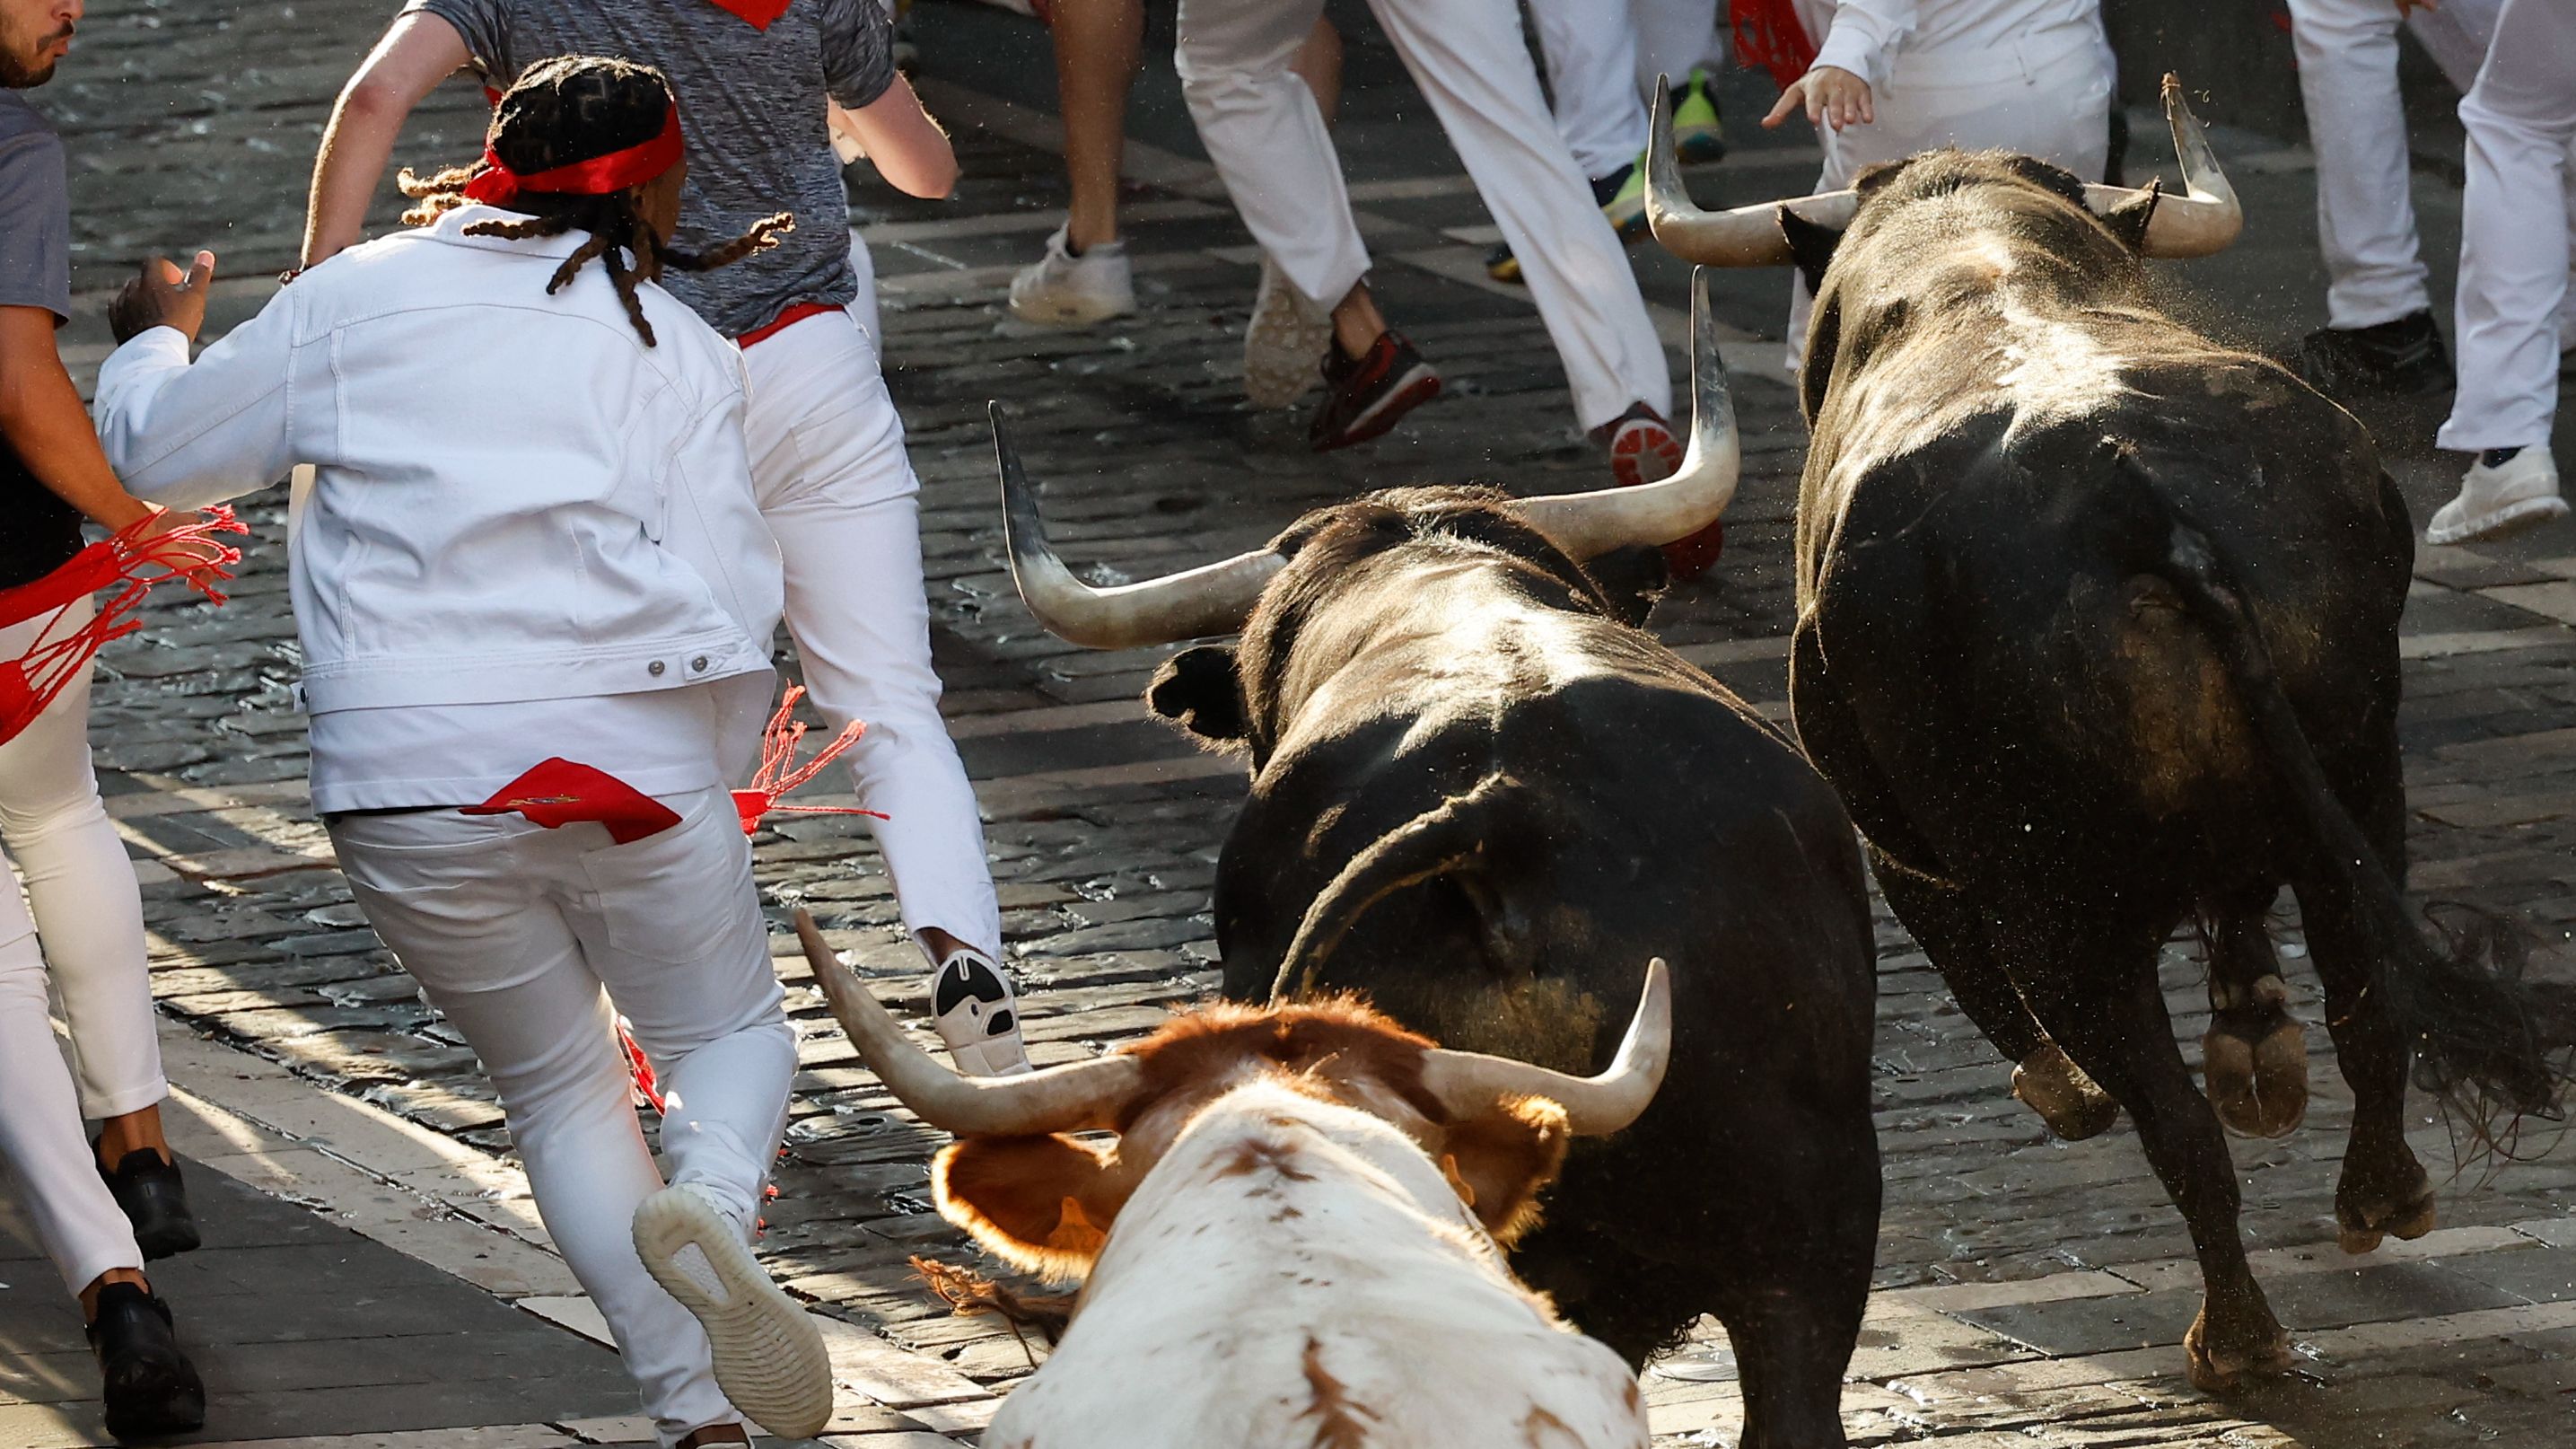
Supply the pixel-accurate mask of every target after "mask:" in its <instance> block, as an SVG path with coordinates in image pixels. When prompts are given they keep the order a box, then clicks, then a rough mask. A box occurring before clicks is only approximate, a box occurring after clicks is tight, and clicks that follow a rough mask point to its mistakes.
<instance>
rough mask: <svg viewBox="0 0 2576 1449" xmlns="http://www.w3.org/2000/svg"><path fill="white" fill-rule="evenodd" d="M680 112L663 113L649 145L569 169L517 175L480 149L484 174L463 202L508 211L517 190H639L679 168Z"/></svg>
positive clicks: (595, 192)
mask: <svg viewBox="0 0 2576 1449" xmlns="http://www.w3.org/2000/svg"><path fill="white" fill-rule="evenodd" d="M680 151H681V143H680V108H679V107H677V106H673V107H671V108H670V109H668V110H666V111H664V112H663V114H662V130H661V132H660V134H658V135H656V136H655V137H654V138H653V139H652V140H650V141H645V142H642V143H640V144H638V145H633V146H629V147H627V148H626V149H624V150H622V151H611V152H609V153H608V154H607V155H605V156H593V157H592V158H590V159H589V160H587V161H576V162H574V163H572V164H571V165H569V166H556V167H553V168H551V169H549V170H545V171H533V172H530V173H529V174H527V175H525V176H521V175H519V174H517V173H516V172H514V171H512V170H511V169H510V168H509V167H507V166H505V165H503V164H502V163H501V158H500V157H499V156H497V155H495V154H493V151H492V147H491V146H490V144H489V143H486V144H485V145H484V147H483V169H482V170H480V171H477V172H475V173H474V179H473V180H471V181H468V182H466V183H465V199H466V200H468V201H479V202H482V203H483V204H484V205H486V206H508V205H509V204H510V203H511V202H513V201H516V200H518V199H519V193H520V192H522V191H543V192H555V193H560V194H564V195H569V196H608V195H611V194H613V193H615V192H620V191H624V190H625V189H626V188H628V187H630V186H641V185H643V184H644V183H645V182H647V181H650V180H652V179H653V178H654V177H656V176H659V175H661V174H662V173H663V172H665V171H668V170H670V169H671V168H672V167H673V166H675V165H678V164H679V160H680Z"/></svg>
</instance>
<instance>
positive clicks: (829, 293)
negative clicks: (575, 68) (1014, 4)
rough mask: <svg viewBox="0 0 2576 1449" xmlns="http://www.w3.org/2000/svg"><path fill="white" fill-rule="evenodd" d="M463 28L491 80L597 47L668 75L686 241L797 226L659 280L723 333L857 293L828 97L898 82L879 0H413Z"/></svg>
mask: <svg viewBox="0 0 2576 1449" xmlns="http://www.w3.org/2000/svg"><path fill="white" fill-rule="evenodd" d="M403 9H404V10H405V11H406V12H408V11H414V10H422V11H427V12H428V13H430V14H432V15H435V16H437V17H438V18H439V19H441V20H444V21H446V22H447V23H448V24H450V25H452V26H454V27H456V33H457V34H458V35H460V36H462V37H463V38H464V40H465V48H466V49H467V50H468V51H469V52H471V53H472V54H473V56H474V63H475V66H476V68H477V69H479V70H481V71H482V73H483V78H484V81H485V83H486V84H488V85H490V86H492V87H494V88H495V89H499V90H507V89H509V86H510V82H511V80H512V79H513V78H515V77H516V76H517V75H518V74H519V73H520V72H521V71H523V70H525V69H527V68H528V67H529V66H532V65H534V64H536V63H537V62H538V61H541V60H545V59H547V58H549V57H552V56H558V55H606V56H614V57H616V58H618V59H621V60H631V61H637V62H640V63H642V64H645V65H649V66H652V67H654V68H655V69H657V70H659V71H661V72H662V74H663V75H665V76H667V77H669V78H670V81H671V90H672V93H673V94H674V95H675V96H677V97H678V98H679V102H680V127H681V130H682V131H683V133H684V134H685V135H686V136H687V139H688V148H689V184H688V189H687V190H686V191H685V192H684V193H682V196H681V199H680V229H679V233H678V235H677V236H675V237H673V238H672V241H673V243H674V244H675V245H677V246H679V247H680V248H681V249H683V250H687V251H704V250H707V249H709V248H711V247H716V246H720V245H722V244H724V243H725V242H728V241H731V240H732V239H733V238H735V237H737V236H740V235H741V234H742V233H743V232H744V231H746V230H749V229H750V227H751V224H752V223H753V222H755V221H758V220H760V219H761V218H762V217H765V216H768V215H769V214H771V213H772V212H779V211H791V212H794V213H795V214H796V230H795V231H794V232H793V233H791V234H789V235H788V236H786V237H783V238H781V239H780V241H779V244H778V245H777V246H775V247H773V248H771V249H770V250H768V251H766V252H762V253H760V254H758V255H756V256H752V257H747V258H745V259H744V260H742V261H739V262H736V263H734V264H733V265H732V266H729V267H723V268H720V269H718V270H716V271H712V272H705V273H698V272H672V273H669V274H667V275H665V276H664V277H663V278H662V285H663V286H665V287H667V288H669V289H670V291H671V294H672V295H673V296H676V297H678V298H679V299H680V300H681V301H683V302H686V303H688V304H689V305H690V306H691V307H692V308H694V309H696V311H697V314H698V315H699V316H701V317H704V318H705V319H707V322H708V325H710V326H712V327H714V328H715V329H716V330H717V331H718V332H721V333H723V334H725V335H726V336H728V337H738V336H740V335H742V334H743V333H745V332H749V331H751V330H752V329H754V328H756V327H759V326H760V325H762V324H763V323H765V322H768V321H769V320H770V319H771V318H774V317H776V316H777V315H778V314H779V313H780V312H783V311H785V310H786V309H787V308H789V307H792V306H794V305H795V304H797V303H799V302H823V303H832V304H838V303H843V302H848V301H851V300H853V299H855V298H856V297H857V296H858V294H859V284H858V275H857V274H856V273H855V272H853V271H852V270H851V269H850V235H849V215H850V212H849V198H848V195H847V193H845V192H844V191H843V190H842V189H841V166H840V162H839V161H838V160H837V159H836V158H835V157H834V156H833V154H832V140H831V134H830V131H829V129H828V123H827V121H826V112H825V109H824V104H823V100H824V97H825V96H829V97H831V98H832V99H833V100H836V101H838V102H840V103H841V104H842V105H844V106H848V107H851V108H853V109H855V108H857V107H859V106H864V105H866V104H867V103H868V102H870V101H873V100H875V99H876V98H877V97H878V96H880V95H882V94H884V93H885V89H886V87H887V86H889V85H891V84H893V83H894V31H893V24H892V22H890V21H889V20H887V19H886V14H885V11H884V9H883V8H882V7H881V6H880V5H879V4H878V3H877V0H795V3H793V4H791V5H789V6H788V7H787V12H786V13H785V14H783V15H781V16H779V17H778V18H777V19H776V20H774V21H772V22H770V25H769V28H768V29H766V30H758V29H754V28H753V27H752V25H751V23H750V22H749V21H747V20H744V19H743V18H742V17H740V16H738V15H735V14H734V13H733V12H732V11H730V10H726V9H724V8H723V7H722V6H719V5H717V4H715V3H714V0H406V3H405V4H404V6H403Z"/></svg>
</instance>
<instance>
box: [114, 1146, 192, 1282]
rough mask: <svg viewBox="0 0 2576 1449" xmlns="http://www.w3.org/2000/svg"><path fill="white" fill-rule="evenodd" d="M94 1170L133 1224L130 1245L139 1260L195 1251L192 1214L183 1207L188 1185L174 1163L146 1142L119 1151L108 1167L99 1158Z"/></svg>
mask: <svg viewBox="0 0 2576 1449" xmlns="http://www.w3.org/2000/svg"><path fill="white" fill-rule="evenodd" d="M92 1151H93V1153H95V1151H96V1144H94V1143H93V1144H92ZM98 1175H99V1176H100V1177H102V1178H105V1179H106V1180H107V1190H108V1192H109V1193H110V1194H111V1195H112V1196H114V1197H115V1199H116V1205H117V1206H118V1207H120V1208H123V1209H124V1210H125V1217H126V1220H127V1221H128V1222H131V1223H133V1224H134V1245H135V1246H136V1247H138V1248H141V1249H142V1250H143V1259H144V1261H145V1262H147V1263H148V1262H151V1261H153V1260H154V1259H156V1258H166V1257H169V1256H170V1255H171V1254H173V1253H187V1252H193V1251H195V1250H196V1247H197V1219H196V1217H195V1215H194V1214H192V1213H190V1212H189V1211H188V1187H187V1184H186V1183H184V1182H182V1181H181V1180H180V1178H179V1164H177V1163H175V1162H164V1161H162V1160H161V1154H160V1153H158V1152H155V1151H153V1150H152V1149H150V1148H148V1147H146V1148H140V1149H137V1150H136V1151H133V1152H129V1153H127V1154H125V1157H124V1158H123V1160H121V1161H119V1162H118V1163H117V1164H116V1166H115V1168H114V1169H113V1170H110V1169H109V1167H108V1166H107V1164H105V1163H100V1164H99V1169H98Z"/></svg>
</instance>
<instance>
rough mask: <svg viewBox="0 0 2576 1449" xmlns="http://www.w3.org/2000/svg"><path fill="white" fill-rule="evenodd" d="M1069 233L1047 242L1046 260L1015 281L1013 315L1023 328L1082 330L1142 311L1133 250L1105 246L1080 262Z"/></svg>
mask: <svg viewBox="0 0 2576 1449" xmlns="http://www.w3.org/2000/svg"><path fill="white" fill-rule="evenodd" d="M1065 231H1066V228H1064V227H1061V226H1060V227H1057V228H1056V229H1055V232H1054V234H1053V235H1051V236H1049V237H1048V238H1047V244H1046V255H1045V256H1042V257H1040V258H1038V259H1037V260H1036V261H1034V262H1032V263H1030V264H1029V265H1028V266H1026V267H1023V268H1021V269H1020V274H1019V275H1018V276H1016V277H1013V278H1011V315H1012V316H1014V317H1017V318H1019V319H1020V320H1021V321H1023V322H1044V323H1047V324H1048V325H1050V326H1056V327H1079V326H1083V325H1085V324H1087V323H1092V322H1105V321H1107V320H1109V319H1110V318H1112V317H1123V316H1125V315H1127V314H1128V313H1130V312H1133V311H1135V310H1136V282H1135V278H1134V276H1133V275H1132V274H1130V272H1129V271H1128V268H1127V244H1126V243H1125V242H1123V241H1113V242H1102V243H1100V244H1099V245H1097V246H1094V247H1091V248H1089V249H1088V250H1086V251H1084V252H1083V254H1082V255H1080V256H1075V255H1074V254H1073V253H1072V251H1071V250H1069V249H1068V243H1067V242H1066V239H1065Z"/></svg>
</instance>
